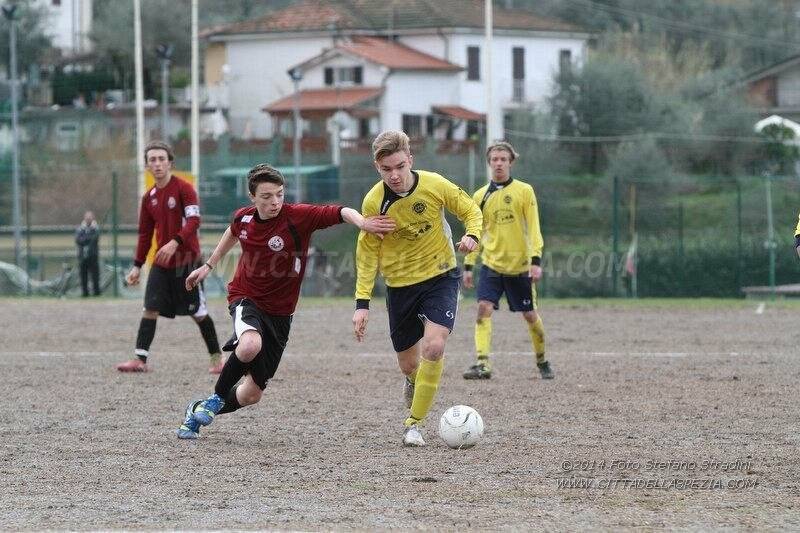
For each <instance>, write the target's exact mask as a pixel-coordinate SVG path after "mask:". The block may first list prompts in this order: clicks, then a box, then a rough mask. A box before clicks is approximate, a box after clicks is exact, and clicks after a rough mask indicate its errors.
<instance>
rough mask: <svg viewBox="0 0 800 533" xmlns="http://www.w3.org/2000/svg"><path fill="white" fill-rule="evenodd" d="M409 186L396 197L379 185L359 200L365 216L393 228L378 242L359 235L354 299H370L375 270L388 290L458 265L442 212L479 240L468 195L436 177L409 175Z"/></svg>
mask: <svg viewBox="0 0 800 533" xmlns="http://www.w3.org/2000/svg"><path fill="white" fill-rule="evenodd" d="M412 174H413V176H414V185H413V186H412V187H411V190H409V191H408V193H405V194H403V195H398V194H396V193H394V192H393V191H392V190H391V189H390V188H389V187H388V186H387V185H386V184H385V183H384V182H383V181H380V182H378V183H377V184H375V186H374V187H372V189H370V191H369V192H368V193H367V195H366V196H365V197H364V202H363V204H362V206H361V214H362V215H364V216H365V217H369V216H374V215H379V214H383V215H388V216H390V217H391V218H392V219H393V220H394V222H395V224H396V229H395V230H394V231H393V232H392V233H389V234H387V235H385V236H384V238H383V239H381V238H379V237H378V236H376V235H372V234H370V233H366V232H364V231H362V232H361V233H359V235H358V246H357V248H356V266H357V269H358V273H357V279H356V299H357V300H369V299H370V298H371V296H372V289H373V288H374V286H375V276H376V275H377V273H378V272H379V271H380V273H381V275H382V276H383V278H384V280H385V281H386V285H387V286H389V287H407V286H409V285H413V284H415V283H420V282H423V281H425V280H428V279H431V278H433V277H435V276H438V275H439V274H443V273H445V272H447V271H448V270H452V269H453V268H455V267H456V266H457V261H456V254H455V249H454V247H453V235H452V231H451V230H450V225H449V224H448V223H447V221H446V220H445V216H444V210H445V209H447V210H448V211H450V212H451V213H453V214H454V215H455V216H456V217H458V219H459V220H460V221H461V222H462V223H463V224H464V226H465V228H466V232H465V233H466V234H467V235H473V236H474V237H475V238H476V239H480V236H481V227H482V225H483V217H482V215H481V211H480V209H479V208H478V206H477V205H476V204H475V202H474V201H473V200H472V198H470V196H469V194H467V193H466V192H464V191H463V190H462V189H461V188H459V187H458V186H457V185H456V184H454V183H452V182H450V181H449V180H447V179H446V178H444V177H443V176H441V175H439V174H436V173H435V172H428V171H425V170H414V171H412Z"/></svg>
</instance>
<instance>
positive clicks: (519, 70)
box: [511, 46, 525, 80]
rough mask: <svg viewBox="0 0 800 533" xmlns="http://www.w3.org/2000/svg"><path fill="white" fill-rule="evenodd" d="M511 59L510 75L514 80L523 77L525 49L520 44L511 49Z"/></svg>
mask: <svg viewBox="0 0 800 533" xmlns="http://www.w3.org/2000/svg"><path fill="white" fill-rule="evenodd" d="M511 61H512V63H513V65H512V67H511V69H512V71H513V72H512V73H511V74H512V76H513V78H514V79H515V80H524V79H525V49H524V48H522V47H521V46H515V47H514V48H512V49H511Z"/></svg>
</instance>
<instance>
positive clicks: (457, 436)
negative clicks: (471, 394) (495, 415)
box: [439, 405, 483, 449]
mask: <svg viewBox="0 0 800 533" xmlns="http://www.w3.org/2000/svg"><path fill="white" fill-rule="evenodd" d="M439 436H440V437H442V440H443V441H444V442H445V444H447V445H448V446H450V447H451V448H458V449H463V448H472V447H473V446H475V444H477V443H478V441H479V440H481V437H483V419H482V418H481V415H479V414H478V411H476V410H475V409H473V408H472V407H469V406H466V405H454V406H453V407H451V408H450V409H448V410H447V411H445V412H444V414H442V418H441V419H439Z"/></svg>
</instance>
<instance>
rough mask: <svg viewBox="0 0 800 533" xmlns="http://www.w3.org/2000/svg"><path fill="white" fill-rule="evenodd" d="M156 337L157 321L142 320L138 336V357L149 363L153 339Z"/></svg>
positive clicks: (150, 319)
mask: <svg viewBox="0 0 800 533" xmlns="http://www.w3.org/2000/svg"><path fill="white" fill-rule="evenodd" d="M155 336H156V319H155V318H144V317H143V318H142V321H141V322H139V333H137V334H136V352H135V353H136V356H137V357H138V358H139V359H141V360H142V361H144V362H145V363H146V362H147V356H148V355H149V354H150V345H151V344H152V343H153V337H155Z"/></svg>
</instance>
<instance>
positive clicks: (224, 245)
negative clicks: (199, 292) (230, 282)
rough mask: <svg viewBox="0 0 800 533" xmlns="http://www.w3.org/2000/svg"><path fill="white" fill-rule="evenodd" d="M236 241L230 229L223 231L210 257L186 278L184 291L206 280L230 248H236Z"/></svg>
mask: <svg viewBox="0 0 800 533" xmlns="http://www.w3.org/2000/svg"><path fill="white" fill-rule="evenodd" d="M237 242H238V239H237V238H236V237H234V236H233V233H231V228H230V227H229V228H228V229H226V230H225V233H223V234H222V238H221V239H220V240H219V243H218V244H217V247H216V248H214V253H212V254H211V257H209V258H208V261H206V262H205V263H204V264H203V265H202V266H201V267H200V268H196V269H194V270H193V271H192V273H191V274H189V276H187V278H186V290H187V291H190V290H192V289H193V288H194V287H195V286H197V284H198V283H200V282H201V281H203V280H204V279H206V277H208V274H209V273H210V272H211V269H212V268H214V267H215V266H217V264H218V263H219V262H220V261H221V260H222V258H223V257H225V254H227V253H228V252H230V251H231V248H233V247H234V246H236V243H237Z"/></svg>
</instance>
